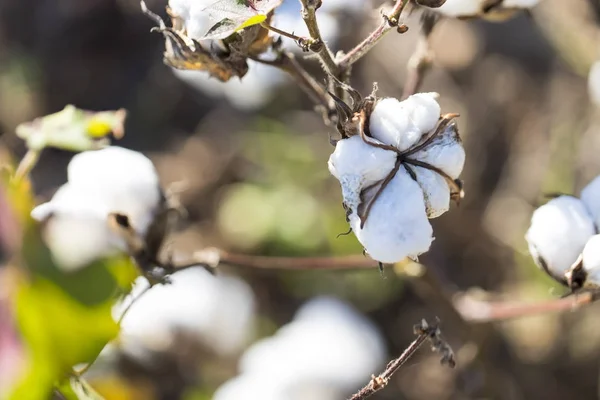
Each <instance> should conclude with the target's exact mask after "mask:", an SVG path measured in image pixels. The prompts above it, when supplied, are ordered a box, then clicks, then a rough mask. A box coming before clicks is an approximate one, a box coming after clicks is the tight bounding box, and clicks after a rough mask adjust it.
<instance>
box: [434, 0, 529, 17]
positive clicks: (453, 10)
mask: <svg viewBox="0 0 600 400" xmlns="http://www.w3.org/2000/svg"><path fill="white" fill-rule="evenodd" d="M539 2H540V0H501V1H499V2H498V4H495V3H494V6H493V7H490V6H489V3H490V2H489V1H486V0H446V2H445V3H444V4H442V6H441V7H439V8H434V9H433V10H435V11H437V12H439V13H441V14H443V15H445V16H447V17H452V18H466V17H483V18H488V19H496V18H497V17H498V16H500V15H501V16H503V18H500V19H505V18H506V17H509V16H511V15H512V12H511V11H513V10H519V9H529V8H532V7H534V6H535V5H537V4H538V3H539Z"/></svg>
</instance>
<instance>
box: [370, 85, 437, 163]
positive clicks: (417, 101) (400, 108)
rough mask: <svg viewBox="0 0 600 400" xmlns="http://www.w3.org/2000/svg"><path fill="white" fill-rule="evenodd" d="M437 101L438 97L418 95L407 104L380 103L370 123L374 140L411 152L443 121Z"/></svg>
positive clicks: (393, 100) (395, 101) (389, 99)
mask: <svg viewBox="0 0 600 400" xmlns="http://www.w3.org/2000/svg"><path fill="white" fill-rule="evenodd" d="M436 97H437V93H417V94H414V95H412V96H410V97H409V98H408V99H406V100H404V101H398V100H397V99H395V98H389V97H388V98H384V99H382V100H379V101H378V102H377V103H376V104H375V108H374V109H373V112H372V113H371V117H370V120H369V130H370V132H371V136H373V137H374V138H375V139H377V140H379V141H381V142H382V143H387V144H391V145H393V146H395V147H396V148H398V150H400V151H404V150H407V149H409V148H410V147H412V146H413V145H414V144H415V143H417V142H418V141H419V139H420V138H421V136H422V135H423V134H424V133H426V132H428V131H430V130H431V129H433V128H434V127H435V125H436V123H437V121H438V119H439V117H440V106H439V104H438V103H437V101H436V100H435V99H436Z"/></svg>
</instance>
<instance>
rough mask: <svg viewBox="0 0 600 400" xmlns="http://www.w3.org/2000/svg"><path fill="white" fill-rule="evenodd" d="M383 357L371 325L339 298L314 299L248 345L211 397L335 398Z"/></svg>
mask: <svg viewBox="0 0 600 400" xmlns="http://www.w3.org/2000/svg"><path fill="white" fill-rule="evenodd" d="M384 359H385V348H384V344H383V339H382V337H381V335H380V333H379V332H378V331H377V330H376V328H375V326H373V325H372V323H371V322H369V321H368V320H366V319H365V318H364V317H363V316H362V315H360V314H359V313H357V312H356V311H355V310H354V309H352V308H351V307H350V306H349V305H347V304H345V303H343V302H341V301H339V300H336V299H332V298H325V297H322V298H316V299H313V300H311V301H309V302H308V303H306V304H304V305H303V306H302V307H301V308H300V310H299V311H298V313H297V314H296V316H295V317H294V320H293V321H292V322H290V323H289V324H287V325H285V326H283V327H282V328H280V329H279V331H278V332H277V333H276V334H275V335H274V336H272V337H269V338H266V339H263V340H261V341H259V342H257V343H255V344H254V345H253V346H251V347H250V348H249V349H248V350H247V351H246V352H245V354H244V355H243V356H242V358H241V360H240V365H239V369H240V375H239V376H237V377H235V378H233V379H231V380H230V381H228V382H226V383H225V384H223V385H222V386H221V387H220V388H219V389H218V390H217V392H216V393H215V395H214V397H213V399H215V400H230V399H231V400H233V399H235V400H237V399H249V398H260V399H265V400H271V399H272V400H296V399H298V400H300V399H307V398H310V399H315V400H329V399H331V400H333V399H340V398H344V397H345V396H346V395H348V394H349V393H351V392H352V391H354V390H355V389H356V388H357V387H359V386H360V385H361V384H362V383H364V382H365V381H367V380H368V379H369V376H370V374H372V373H373V371H375V370H377V368H379V367H380V366H381V365H382V363H383V361H384Z"/></svg>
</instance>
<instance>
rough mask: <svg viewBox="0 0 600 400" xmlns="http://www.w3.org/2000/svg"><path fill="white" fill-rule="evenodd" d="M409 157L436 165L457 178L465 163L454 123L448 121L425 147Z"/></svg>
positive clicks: (451, 176)
mask: <svg viewBox="0 0 600 400" xmlns="http://www.w3.org/2000/svg"><path fill="white" fill-rule="evenodd" d="M410 158H413V159H416V160H419V161H422V162H425V163H428V164H430V165H432V166H434V167H437V168H439V169H441V170H442V171H444V172H445V173H446V174H448V176H450V178H452V179H457V178H458V177H459V175H460V173H461V172H462V170H463V167H464V165H465V149H464V148H463V145H462V141H461V139H460V136H459V135H458V131H457V128H456V124H454V123H450V124H449V125H448V126H447V127H446V128H445V129H444V132H442V133H441V134H440V135H438V136H437V137H435V138H434V139H433V140H432V141H431V143H429V145H428V146H427V147H425V148H424V149H422V150H419V151H418V152H416V153H414V154H412V155H411V156H410Z"/></svg>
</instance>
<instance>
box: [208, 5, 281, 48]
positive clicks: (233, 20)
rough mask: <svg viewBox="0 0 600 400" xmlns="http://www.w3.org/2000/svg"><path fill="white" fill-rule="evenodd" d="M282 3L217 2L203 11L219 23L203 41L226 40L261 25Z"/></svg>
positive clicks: (209, 31)
mask: <svg viewBox="0 0 600 400" xmlns="http://www.w3.org/2000/svg"><path fill="white" fill-rule="evenodd" d="M282 2H283V0H246V1H244V0H217V1H215V2H213V3H212V4H210V5H209V6H207V7H206V8H204V9H203V11H205V12H206V13H207V14H208V16H209V18H210V19H211V20H213V21H218V22H217V23H216V24H215V25H213V26H212V27H211V28H210V29H209V30H208V32H207V33H206V35H205V36H204V37H203V39H224V38H226V37H227V36H230V35H232V34H233V33H235V32H238V31H240V30H242V29H244V28H247V27H250V26H253V25H258V24H261V23H263V22H264V21H265V20H266V19H267V15H268V14H269V13H270V12H271V11H273V10H274V9H275V8H277V7H279V6H280V5H281V3H282Z"/></svg>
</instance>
